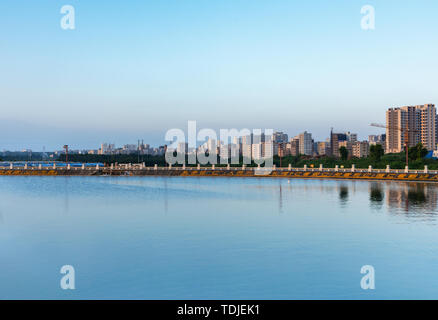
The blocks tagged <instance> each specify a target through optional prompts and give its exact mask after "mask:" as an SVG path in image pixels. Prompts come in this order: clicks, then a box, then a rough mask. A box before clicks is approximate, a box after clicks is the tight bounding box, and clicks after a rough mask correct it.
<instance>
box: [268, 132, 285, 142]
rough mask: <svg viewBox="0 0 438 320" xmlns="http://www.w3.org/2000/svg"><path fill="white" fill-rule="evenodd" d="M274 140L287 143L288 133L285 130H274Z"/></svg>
mask: <svg viewBox="0 0 438 320" xmlns="http://www.w3.org/2000/svg"><path fill="white" fill-rule="evenodd" d="M272 140H273V141H274V142H275V143H287V141H288V136H287V134H286V133H283V132H274V134H273V135H272Z"/></svg>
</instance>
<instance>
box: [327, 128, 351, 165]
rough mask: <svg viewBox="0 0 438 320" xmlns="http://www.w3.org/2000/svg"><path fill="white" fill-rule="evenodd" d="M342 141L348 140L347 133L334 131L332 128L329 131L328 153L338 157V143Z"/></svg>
mask: <svg viewBox="0 0 438 320" xmlns="http://www.w3.org/2000/svg"><path fill="white" fill-rule="evenodd" d="M342 141H348V139H347V135H346V134H345V133H334V132H333V130H332V131H330V155H331V156H333V157H338V158H339V157H340V156H341V154H340V153H339V148H340V145H339V143H340V142H342Z"/></svg>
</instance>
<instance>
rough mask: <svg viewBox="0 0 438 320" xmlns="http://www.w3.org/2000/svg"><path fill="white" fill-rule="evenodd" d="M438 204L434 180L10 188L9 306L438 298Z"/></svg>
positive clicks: (65, 182) (75, 182) (2, 228)
mask: <svg viewBox="0 0 438 320" xmlns="http://www.w3.org/2000/svg"><path fill="white" fill-rule="evenodd" d="M437 200H438V188H437V186H435V185H433V184H421V183H402V182H368V181H335V180H331V181H330V180H323V181H322V180H295V179H291V180H288V179H271V178H206V177H202V178H201V177H169V178H168V177H15V176H14V177H6V176H5V177H0V299H21V298H26V299H28V298H30V299H66V298H68V299H83V298H85V299H115V298H121V299H377V298H379V299H438V215H437V213H438V211H437V210H438V209H437ZM63 265H72V266H73V267H74V269H75V286H76V289H75V290H62V289H61V287H60V279H61V277H62V276H63V275H62V274H61V273H60V269H61V267H62V266H63ZM363 265H372V266H373V267H374V269H375V286H376V288H375V290H363V289H362V288H361V285H360V282H361V278H362V277H363V276H364V275H363V274H361V273H360V269H361V267H362V266H363Z"/></svg>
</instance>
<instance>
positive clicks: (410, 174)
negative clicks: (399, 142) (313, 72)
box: [0, 165, 438, 182]
mask: <svg viewBox="0 0 438 320" xmlns="http://www.w3.org/2000/svg"><path fill="white" fill-rule="evenodd" d="M259 173H260V172H258V171H257V168H242V167H239V168H236V167H233V168H181V167H178V168H176V167H175V168H166V167H144V166H135V165H133V166H124V167H117V168H114V167H102V168H98V167H97V168H85V169H83V168H65V167H64V168H50V169H49V168H46V169H44V168H8V169H0V176H1V175H3V176H183V177H188V176H193V177H258V178H263V177H278V178H290V179H293V178H299V179H356V180H395V181H423V182H438V171H430V170H427V168H425V170H392V169H386V170H385V169H381V170H379V169H354V168H352V169H340V168H335V169H329V168H326V169H322V168H320V169H314V168H311V169H310V168H309V169H308V168H281V169H280V168H277V169H276V168H273V169H272V171H268V172H263V174H259Z"/></svg>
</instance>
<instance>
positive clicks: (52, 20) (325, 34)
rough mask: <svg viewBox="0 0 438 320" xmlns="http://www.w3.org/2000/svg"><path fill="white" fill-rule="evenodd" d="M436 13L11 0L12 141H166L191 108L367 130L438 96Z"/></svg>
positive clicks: (4, 13)
mask: <svg viewBox="0 0 438 320" xmlns="http://www.w3.org/2000/svg"><path fill="white" fill-rule="evenodd" d="M63 5H72V6H73V7H74V9H75V29H74V30H64V29H62V28H61V26H60V21H61V18H62V17H63V16H64V15H63V14H61V13H60V9H61V7H62V6H63ZM364 5H372V6H374V8H375V30H363V29H362V28H361V20H362V18H363V15H362V14H361V8H362V6H364ZM437 14H438V2H437V1H436V0H430V1H427V0H417V1H393V0H384V1H383V0H374V1H366V0H361V1H358V0H343V1H341V0H332V1H322V0H321V1H320V0H307V1H292V0H270V1H267V0H264V1H261V0H173V1H170V0H160V1H156V0H155V1H149V0H143V1H110V0H107V1H89V0H88V1H86V0H63V1H57V0H39V1H35V0H27V1H23V0H14V1H13V0H2V1H1V2H0V33H1V37H0V39H1V40H0V41H1V42H0V43H1V47H0V135H1V138H0V150H4V149H8V150H20V149H23V148H31V149H33V150H34V151H39V150H42V148H43V147H45V148H46V150H58V149H61V148H62V146H63V145H64V144H68V145H70V148H71V149H82V148H97V147H98V146H99V145H100V144H101V143H102V142H111V143H116V145H122V144H127V143H134V144H135V143H136V142H137V139H144V141H145V142H147V143H150V144H152V145H155V146H158V145H161V144H164V136H165V132H166V131H167V130H169V129H172V128H180V129H183V130H185V131H186V130H187V121H189V120H195V121H197V126H198V129H201V128H212V129H214V130H219V129H220V128H224V129H227V128H230V129H231V128H237V129H242V128H249V129H258V128H261V129H266V128H269V129H274V130H279V131H285V132H287V133H288V134H289V135H290V136H294V135H296V134H298V133H300V132H302V131H304V130H307V131H309V132H312V134H313V136H314V139H315V140H325V139H326V138H327V137H328V134H329V131H330V128H331V127H333V128H335V130H336V131H352V132H357V133H358V134H359V138H361V139H366V138H367V136H368V135H369V134H376V133H382V130H381V129H378V128H372V127H370V126H369V124H370V123H372V122H378V123H384V122H385V111H386V109H387V108H388V107H397V106H404V105H418V104H426V103H434V104H437V103H438V88H437V71H438V59H437V57H438V41H437V40H438V39H437V38H438V19H436V16H437Z"/></svg>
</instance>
